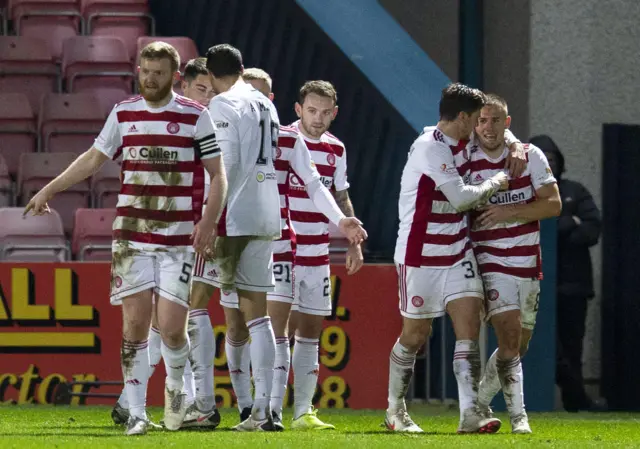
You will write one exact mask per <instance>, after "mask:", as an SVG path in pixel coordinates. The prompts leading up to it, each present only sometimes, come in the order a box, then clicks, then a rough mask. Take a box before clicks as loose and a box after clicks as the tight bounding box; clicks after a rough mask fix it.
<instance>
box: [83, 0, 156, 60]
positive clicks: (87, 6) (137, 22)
mask: <svg viewBox="0 0 640 449" xmlns="http://www.w3.org/2000/svg"><path fill="white" fill-rule="evenodd" d="M80 5H81V6H80V9H81V12H82V16H83V17H84V19H85V24H86V27H85V28H86V34H88V35H92V36H118V37H120V38H121V39H122V40H123V41H124V43H125V45H126V46H127V52H128V54H129V59H130V60H131V61H132V62H133V61H135V60H136V51H137V49H138V48H137V40H138V38H139V37H140V36H146V35H149V34H150V35H152V36H153V35H155V34H156V32H155V27H156V25H155V20H154V18H153V16H152V15H151V14H149V6H148V4H147V0H80Z"/></svg>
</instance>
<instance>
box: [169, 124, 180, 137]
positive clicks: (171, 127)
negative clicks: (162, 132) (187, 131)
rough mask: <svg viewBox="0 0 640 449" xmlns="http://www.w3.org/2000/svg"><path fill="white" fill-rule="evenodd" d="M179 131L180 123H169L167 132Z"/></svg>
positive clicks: (175, 132)
mask: <svg viewBox="0 0 640 449" xmlns="http://www.w3.org/2000/svg"><path fill="white" fill-rule="evenodd" d="M179 131H180V125H178V124H177V123H176V122H171V123H168V124H167V132H168V133H169V134H178V132H179Z"/></svg>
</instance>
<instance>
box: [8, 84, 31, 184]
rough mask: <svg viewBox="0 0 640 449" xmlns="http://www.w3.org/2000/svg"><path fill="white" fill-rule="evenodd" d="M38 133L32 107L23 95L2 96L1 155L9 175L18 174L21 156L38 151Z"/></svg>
mask: <svg viewBox="0 0 640 449" xmlns="http://www.w3.org/2000/svg"><path fill="white" fill-rule="evenodd" d="M37 139H38V131H37V128H36V121H35V119H34V117H33V112H32V110H31V106H29V101H28V100H27V97H26V96H24V95H23V94H0V155H2V157H3V158H4V162H5V163H6V165H7V169H8V170H9V174H10V175H11V176H13V177H15V176H16V174H17V173H18V167H19V165H20V155H21V154H22V153H31V152H33V151H35V150H36V144H37Z"/></svg>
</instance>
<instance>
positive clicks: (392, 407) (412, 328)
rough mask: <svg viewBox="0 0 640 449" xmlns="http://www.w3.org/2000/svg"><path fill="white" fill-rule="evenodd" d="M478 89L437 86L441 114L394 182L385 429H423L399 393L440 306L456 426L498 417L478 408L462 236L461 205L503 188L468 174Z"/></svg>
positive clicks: (500, 178) (474, 296) (469, 259)
mask: <svg viewBox="0 0 640 449" xmlns="http://www.w3.org/2000/svg"><path fill="white" fill-rule="evenodd" d="M484 101H485V97H484V95H483V94H482V92H480V91H478V90H476V89H471V88H469V87H467V86H464V85H460V84H453V85H450V86H448V87H447V88H445V89H444V90H443V93H442V98H441V100H440V121H439V122H438V124H437V127H430V128H425V130H424V132H423V134H422V135H421V136H420V137H418V139H416V141H415V142H414V144H413V145H412V147H411V150H410V152H409V157H408V161H407V164H406V165H405V168H404V171H403V174H402V180H401V189H400V200H399V215H400V229H399V232H398V240H397V243H396V251H395V256H394V259H395V262H396V265H397V268H398V276H399V296H400V301H399V306H400V313H401V315H402V332H401V335H400V338H399V339H398V341H397V342H396V344H395V345H394V347H393V349H392V351H391V355H390V371H389V372H390V376H389V408H388V409H387V413H386V419H385V422H386V425H387V428H389V429H390V430H394V431H401V432H422V429H420V427H418V426H417V425H416V424H415V423H414V422H413V421H412V420H411V418H410V417H409V415H408V413H407V411H406V404H405V402H404V397H405V395H406V392H407V388H408V385H409V382H410V380H411V377H412V375H413V366H414V363H415V357H416V353H417V351H418V350H419V348H420V347H421V346H422V345H423V344H424V342H425V338H426V337H427V335H429V333H430V331H431V323H432V320H433V319H434V318H437V317H441V316H443V315H444V314H445V313H447V314H448V315H449V316H450V317H451V320H452V322H453V328H454V332H455V335H456V344H455V353H454V360H453V371H454V373H455V376H456V380H457V383H458V395H459V398H460V426H459V428H458V431H459V432H461V433H469V432H495V431H497V430H498V428H499V426H500V421H499V420H495V419H485V418H484V416H482V415H481V414H480V413H479V411H478V409H477V403H476V402H477V389H478V383H479V381H480V352H479V343H478V339H479V333H480V310H481V303H482V298H483V296H484V295H483V289H482V281H481V279H480V277H479V273H478V269H477V264H476V260H475V257H474V255H473V252H472V250H471V242H470V240H469V238H468V229H467V228H468V226H467V223H468V219H467V215H466V213H465V211H467V210H469V209H471V208H473V207H475V206H476V205H478V204H482V203H483V202H485V201H486V200H487V199H488V198H490V197H491V196H492V195H493V194H494V193H496V192H497V191H499V190H501V189H506V188H507V187H508V183H507V175H506V174H505V173H499V174H496V175H494V176H492V177H490V178H489V179H486V180H484V181H483V182H482V183H481V184H479V185H477V186H470V185H466V184H465V181H466V180H467V179H468V178H469V167H470V164H469V148H468V143H469V142H468V140H466V139H467V138H468V136H470V135H471V132H472V131H473V128H474V125H475V123H476V120H477V118H478V115H479V113H480V109H481V108H482V106H483V105H484Z"/></svg>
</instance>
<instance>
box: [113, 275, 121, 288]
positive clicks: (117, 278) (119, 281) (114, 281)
mask: <svg viewBox="0 0 640 449" xmlns="http://www.w3.org/2000/svg"><path fill="white" fill-rule="evenodd" d="M113 283H114V284H115V286H116V288H120V287H122V278H121V277H120V276H116V277H115V278H114V279H113Z"/></svg>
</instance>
